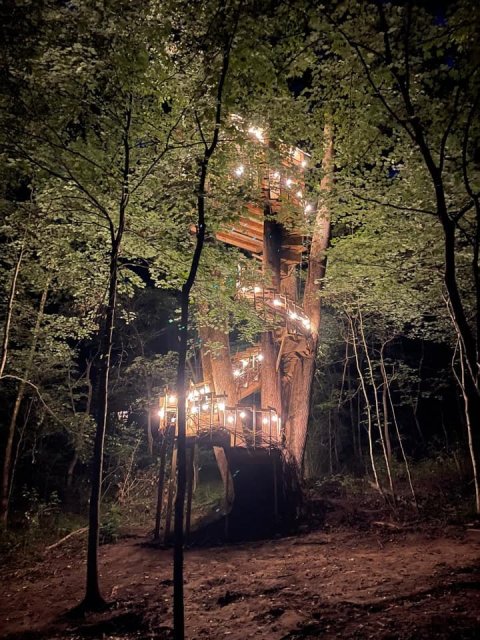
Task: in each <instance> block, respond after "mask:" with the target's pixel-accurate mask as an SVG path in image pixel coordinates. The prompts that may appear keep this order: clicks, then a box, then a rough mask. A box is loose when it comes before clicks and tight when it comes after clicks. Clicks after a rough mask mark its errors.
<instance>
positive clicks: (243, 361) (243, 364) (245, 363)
mask: <svg viewBox="0 0 480 640" xmlns="http://www.w3.org/2000/svg"><path fill="white" fill-rule="evenodd" d="M240 362H241V363H242V367H246V366H247V364H248V360H240Z"/></svg>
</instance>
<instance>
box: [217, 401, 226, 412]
mask: <svg viewBox="0 0 480 640" xmlns="http://www.w3.org/2000/svg"><path fill="white" fill-rule="evenodd" d="M217 407H218V410H219V411H225V403H224V402H219V403H218V405H217Z"/></svg>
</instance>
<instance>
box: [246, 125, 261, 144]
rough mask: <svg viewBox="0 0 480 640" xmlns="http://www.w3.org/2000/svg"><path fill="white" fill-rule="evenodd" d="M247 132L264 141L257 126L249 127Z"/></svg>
mask: <svg viewBox="0 0 480 640" xmlns="http://www.w3.org/2000/svg"><path fill="white" fill-rule="evenodd" d="M248 133H251V134H252V136H255V138H256V139H257V140H258V141H259V142H264V136H263V131H262V129H259V128H258V127H250V129H249V130H248Z"/></svg>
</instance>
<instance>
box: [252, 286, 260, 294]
mask: <svg viewBox="0 0 480 640" xmlns="http://www.w3.org/2000/svg"><path fill="white" fill-rule="evenodd" d="M253 291H254V293H261V292H262V287H254V288H253Z"/></svg>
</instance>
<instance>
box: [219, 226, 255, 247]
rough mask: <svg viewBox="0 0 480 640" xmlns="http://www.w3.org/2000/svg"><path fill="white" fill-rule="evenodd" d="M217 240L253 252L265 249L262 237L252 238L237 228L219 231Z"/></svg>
mask: <svg viewBox="0 0 480 640" xmlns="http://www.w3.org/2000/svg"><path fill="white" fill-rule="evenodd" d="M217 240H220V242H226V243H227V244H231V245H233V246H234V247H240V249H245V250H246V251H251V252H252V253H261V252H262V249H263V242H262V240H261V239H258V240H257V239H254V238H250V237H249V236H247V235H245V234H243V233H241V232H239V231H237V230H235V229H230V230H228V231H227V230H225V231H219V232H218V233H217Z"/></svg>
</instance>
